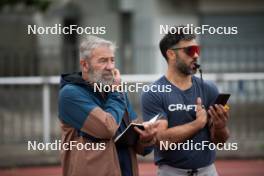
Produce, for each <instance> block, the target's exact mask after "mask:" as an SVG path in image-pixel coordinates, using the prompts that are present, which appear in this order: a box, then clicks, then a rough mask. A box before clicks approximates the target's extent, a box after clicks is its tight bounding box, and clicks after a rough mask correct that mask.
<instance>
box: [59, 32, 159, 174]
mask: <svg viewBox="0 0 264 176" xmlns="http://www.w3.org/2000/svg"><path fill="white" fill-rule="evenodd" d="M114 52H115V45H114V44H113V43H112V42H110V41H107V40H105V39H102V38H98V37H95V36H89V37H88V38H87V39H86V40H84V41H83V42H82V43H81V45H80V67H81V72H80V73H75V74H64V75H62V77H61V85H60V92H59V118H60V121H61V129H62V146H64V147H65V146H66V147H67V148H62V155H61V160H62V167H63V175H64V176H87V175H97V176H119V175H123V176H136V175H138V166H137V160H136V153H139V154H147V153H148V152H150V151H151V149H148V148H145V147H146V146H149V145H152V144H153V136H154V135H155V131H154V130H153V125H152V124H144V128H145V130H144V131H140V139H139V141H138V143H137V144H136V145H135V146H131V147H123V148H118V147H116V146H115V143H114V137H115V136H116V135H118V134H120V133H121V132H122V131H123V130H124V129H125V128H126V126H127V125H128V124H129V123H130V122H131V121H133V120H135V119H136V117H137V116H136V114H135V112H134V111H133V109H132V107H131V104H130V102H129V101H128V98H127V95H126V94H125V93H123V92H121V93H120V92H119V91H117V90H113V91H111V92H108V93H105V92H99V91H98V90H97V89H96V86H94V84H102V85H108V86H109V85H111V86H112V85H113V86H112V87H113V88H114V87H116V88H117V87H118V86H116V85H119V84H120V82H121V79H120V73H119V71H118V70H117V69H116V68H115V56H114ZM114 85H115V86H114ZM73 142H74V144H75V145H74V146H70V144H71V143H73Z"/></svg>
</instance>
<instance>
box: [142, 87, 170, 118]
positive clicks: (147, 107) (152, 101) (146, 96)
mask: <svg viewBox="0 0 264 176" xmlns="http://www.w3.org/2000/svg"><path fill="white" fill-rule="evenodd" d="M141 110H142V116H143V120H144V121H148V120H150V119H151V118H153V117H154V116H155V115H157V114H161V117H162V118H165V119H167V117H168V116H167V113H166V112H165V109H164V108H163V106H162V97H161V95H160V93H155V92H151V91H149V92H143V93H142V95H141Z"/></svg>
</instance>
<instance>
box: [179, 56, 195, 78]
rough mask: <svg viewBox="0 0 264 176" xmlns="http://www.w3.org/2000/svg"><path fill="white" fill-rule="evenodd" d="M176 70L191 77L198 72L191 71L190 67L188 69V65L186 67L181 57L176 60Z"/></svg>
mask: <svg viewBox="0 0 264 176" xmlns="http://www.w3.org/2000/svg"><path fill="white" fill-rule="evenodd" d="M175 66H176V68H177V69H178V70H179V71H180V72H181V73H182V74H184V75H186V76H189V75H193V74H195V73H196V72H197V69H191V68H190V67H188V65H186V64H185V63H184V62H183V61H182V60H181V59H180V58H179V56H177V59H176V65H175Z"/></svg>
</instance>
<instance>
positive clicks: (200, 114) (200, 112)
mask: <svg viewBox="0 0 264 176" xmlns="http://www.w3.org/2000/svg"><path fill="white" fill-rule="evenodd" d="M196 121H197V123H198V124H199V127H200V128H203V127H204V126H205V125H206V123H207V114H206V111H205V109H203V107H202V100H201V98H200V97H198V98H197V108H196Z"/></svg>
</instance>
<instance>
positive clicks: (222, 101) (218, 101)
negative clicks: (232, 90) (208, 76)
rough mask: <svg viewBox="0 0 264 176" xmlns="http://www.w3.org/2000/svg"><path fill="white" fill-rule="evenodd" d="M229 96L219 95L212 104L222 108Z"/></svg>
mask: <svg viewBox="0 0 264 176" xmlns="http://www.w3.org/2000/svg"><path fill="white" fill-rule="evenodd" d="M230 96H231V95H230V94H226V93H225V94H219V95H218V97H217V98H216V99H215V102H214V104H221V105H223V106H224V105H226V103H227V101H228V99H229V97H230Z"/></svg>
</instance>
